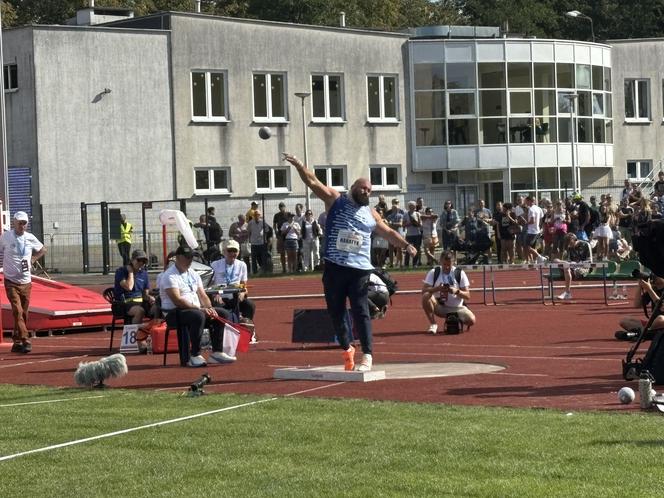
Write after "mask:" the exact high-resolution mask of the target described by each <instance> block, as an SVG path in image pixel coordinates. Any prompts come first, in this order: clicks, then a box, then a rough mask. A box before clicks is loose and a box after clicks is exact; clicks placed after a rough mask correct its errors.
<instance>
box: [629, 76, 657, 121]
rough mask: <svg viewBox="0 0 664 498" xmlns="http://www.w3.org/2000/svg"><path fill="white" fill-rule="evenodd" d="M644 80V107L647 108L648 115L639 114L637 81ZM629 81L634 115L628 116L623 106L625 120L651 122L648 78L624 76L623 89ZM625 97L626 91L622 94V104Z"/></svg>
mask: <svg viewBox="0 0 664 498" xmlns="http://www.w3.org/2000/svg"><path fill="white" fill-rule="evenodd" d="M641 81H644V82H645V83H646V89H647V91H646V99H647V100H646V107H647V110H648V115H647V116H645V117H643V116H639V115H638V112H639V85H638V83H639V82H641ZM628 82H631V83H632V88H631V92H632V99H633V101H634V114H635V115H634V117H628V116H627V106H626V105H625V106H624V112H625V122H626V123H650V122H652V99H651V97H650V78H625V82H624V85H623V89H625V87H626V86H627V83H628ZM626 99H627V92H625V93H624V95H623V100H624V102H623V104H625V103H626Z"/></svg>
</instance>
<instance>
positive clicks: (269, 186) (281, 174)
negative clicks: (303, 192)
mask: <svg viewBox="0 0 664 498" xmlns="http://www.w3.org/2000/svg"><path fill="white" fill-rule="evenodd" d="M288 172H289V169H288V168H284V167H274V168H269V167H268V168H263V167H261V168H256V190H257V191H258V192H260V191H263V192H287V191H288V190H289V184H288Z"/></svg>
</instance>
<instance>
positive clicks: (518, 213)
mask: <svg viewBox="0 0 664 498" xmlns="http://www.w3.org/2000/svg"><path fill="white" fill-rule="evenodd" d="M512 211H513V212H514V218H515V219H516V222H517V223H518V224H519V226H520V227H521V231H519V232H517V234H516V255H517V256H518V257H519V258H520V259H521V260H526V259H527V258H526V250H525V245H526V225H527V224H528V220H527V218H526V216H527V214H526V213H527V211H528V208H527V207H526V206H525V198H524V196H523V195H518V196H517V197H516V204H515V205H514V207H513V208H512Z"/></svg>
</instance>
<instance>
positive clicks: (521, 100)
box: [510, 91, 533, 114]
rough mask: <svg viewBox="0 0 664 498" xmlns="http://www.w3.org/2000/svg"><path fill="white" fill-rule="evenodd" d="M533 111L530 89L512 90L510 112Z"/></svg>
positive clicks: (530, 112) (527, 112)
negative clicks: (526, 90)
mask: <svg viewBox="0 0 664 498" xmlns="http://www.w3.org/2000/svg"><path fill="white" fill-rule="evenodd" d="M532 112H533V110H532V107H531V104H530V92H529V91H528V92H525V91H511V92H510V114H532Z"/></svg>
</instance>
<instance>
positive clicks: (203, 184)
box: [194, 170, 210, 190]
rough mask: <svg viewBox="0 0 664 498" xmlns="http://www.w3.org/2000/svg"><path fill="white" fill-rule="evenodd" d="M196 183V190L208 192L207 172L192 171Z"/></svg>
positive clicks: (208, 180)
mask: <svg viewBox="0 0 664 498" xmlns="http://www.w3.org/2000/svg"><path fill="white" fill-rule="evenodd" d="M194 177H195V181H196V185H195V189H196V190H209V189H210V175H209V173H208V171H207V170H196V171H194Z"/></svg>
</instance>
